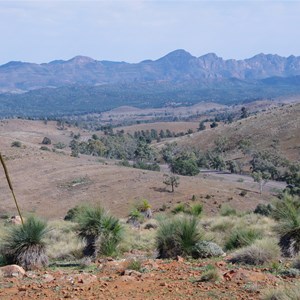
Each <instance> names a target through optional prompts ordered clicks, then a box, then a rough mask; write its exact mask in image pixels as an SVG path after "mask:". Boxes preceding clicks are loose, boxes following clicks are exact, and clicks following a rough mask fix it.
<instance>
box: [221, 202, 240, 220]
mask: <svg viewBox="0 0 300 300" xmlns="http://www.w3.org/2000/svg"><path fill="white" fill-rule="evenodd" d="M236 214H237V212H236V210H235V209H234V208H233V207H231V206H230V205H229V204H226V203H225V204H222V206H221V208H220V215H221V216H223V217H226V216H235V215H236Z"/></svg>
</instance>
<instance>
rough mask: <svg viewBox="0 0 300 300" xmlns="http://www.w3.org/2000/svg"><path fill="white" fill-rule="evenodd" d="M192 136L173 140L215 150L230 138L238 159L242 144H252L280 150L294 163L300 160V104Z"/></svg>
mask: <svg viewBox="0 0 300 300" xmlns="http://www.w3.org/2000/svg"><path fill="white" fill-rule="evenodd" d="M206 125H207V129H206V130H204V131H201V132H197V133H194V134H192V135H189V136H185V137H181V138H177V139H173V140H172V141H176V142H177V143H178V144H179V145H182V146H184V147H197V148H198V149H201V150H202V151H205V150H208V149H212V148H213V147H215V144H214V141H215V140H217V139H218V138H219V137H225V138H227V139H228V148H229V149H231V150H229V153H231V154H229V155H231V156H233V157H235V156H236V149H237V146H238V142H239V141H241V140H249V141H251V148H252V149H255V150H267V149H272V148H274V147H276V149H277V150H278V151H279V153H280V154H281V155H282V156H283V157H286V158H288V159H289V160H292V161H298V162H299V161H300V103H296V104H293V105H285V106H282V107H275V108H270V109H267V110H266V111H264V112H261V113H258V114H256V115H252V116H250V117H248V118H246V119H243V120H239V121H237V122H233V123H232V124H220V125H219V126H218V127H217V128H214V129H211V128H209V124H206Z"/></svg>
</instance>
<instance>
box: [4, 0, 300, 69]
mask: <svg viewBox="0 0 300 300" xmlns="http://www.w3.org/2000/svg"><path fill="white" fill-rule="evenodd" d="M0 34H1V46H0V64H4V63H6V62H8V61H11V60H17V61H18V60H22V61H29V62H37V63H41V62H49V61H51V60H54V59H64V60H66V59H70V58H72V57H74V56H76V55H85V56H90V57H92V58H94V59H97V60H114V61H128V62H139V61H141V60H144V59H157V58H159V57H161V56H163V55H165V54H167V53H168V52H170V51H173V50H175V49H185V50H187V51H189V52H190V53H191V54H193V55H195V56H201V55H203V54H206V53H208V52H215V53H216V54H217V55H219V56H221V57H223V58H226V59H227V58H236V59H243V58H249V57H252V56H253V55H255V54H258V53H261V52H263V53H272V54H275V53H276V54H279V55H282V56H288V55H291V54H294V55H296V56H299V55H300V2H299V1H271V0H269V1H262V0H259V1H250V0H241V1H225V0H223V1H214V0H210V1H201V0H198V1H196V0H194V1H189V0H181V1H173V0H164V1H161V0H152V1H150V0H148V1H145V0H137V1H130V0H104V1H87V0H86V1H68V0H65V1H56V0H52V1H44V0H39V1H0Z"/></svg>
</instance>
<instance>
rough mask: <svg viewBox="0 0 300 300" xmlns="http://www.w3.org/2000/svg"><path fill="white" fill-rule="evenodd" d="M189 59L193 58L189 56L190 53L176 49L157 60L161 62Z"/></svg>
mask: <svg viewBox="0 0 300 300" xmlns="http://www.w3.org/2000/svg"><path fill="white" fill-rule="evenodd" d="M191 58H195V57H194V56H193V55H191V53H189V52H187V51H185V50H184V49H177V50H174V51H172V52H170V53H168V54H167V55H165V56H163V57H162V58H160V59H158V60H163V59H186V60H188V59H191Z"/></svg>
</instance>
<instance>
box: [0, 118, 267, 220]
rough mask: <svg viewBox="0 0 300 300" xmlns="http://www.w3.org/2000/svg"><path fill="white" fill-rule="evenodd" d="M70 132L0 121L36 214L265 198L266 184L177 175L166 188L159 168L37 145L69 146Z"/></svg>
mask: <svg viewBox="0 0 300 300" xmlns="http://www.w3.org/2000/svg"><path fill="white" fill-rule="evenodd" d="M71 131H73V132H77V131H78V129H76V128H72V127H70V128H66V129H65V130H58V129H57V127H56V123H55V122H48V123H47V125H45V124H44V123H43V122H41V121H26V120H8V121H1V123H0V137H1V153H2V155H4V156H5V160H6V163H7V167H8V169H9V173H10V175H11V179H12V183H13V186H14V188H15V192H16V195H17V197H18V200H19V202H20V206H21V209H22V210H23V211H24V212H26V213H28V212H35V213H36V214H37V215H39V216H42V217H46V218H50V219H55V218H62V217H64V216H65V214H66V212H67V211H68V210H69V209H70V208H72V207H74V206H75V205H78V204H83V203H101V204H102V205H103V206H104V207H105V208H107V209H109V210H110V211H111V212H112V213H114V214H116V215H117V216H120V217H125V216H126V215H127V214H128V212H129V211H130V210H131V209H132V205H133V204H134V203H136V202H137V201H139V200H140V199H141V198H146V199H148V200H149V201H150V203H151V205H152V206H153V208H154V209H156V210H157V209H159V208H161V207H162V206H163V205H164V204H165V205H166V206H167V207H169V208H172V207H173V206H174V205H175V204H177V203H178V202H181V201H183V202H186V201H188V200H190V199H191V197H192V195H195V196H196V197H197V199H199V200H201V202H202V203H203V204H204V210H205V212H206V214H209V215H210V214H213V213H216V212H217V211H218V210H219V207H220V204H222V203H230V205H233V206H234V207H236V208H240V209H242V210H247V209H254V208H255V206H256V205H257V203H259V202H266V201H268V200H269V192H268V191H267V189H266V193H265V194H263V195H262V196H260V195H259V194H258V191H257V185H256V184H255V183H254V182H251V181H250V182H249V181H247V182H246V181H245V182H241V181H239V180H236V179H235V180H234V181H233V182H232V181H226V180H225V181H224V180H223V179H222V178H218V177H214V176H210V175H205V174H204V175H199V176H196V177H192V178H190V177H184V176H181V178H180V181H181V183H180V186H179V187H178V189H176V191H175V192H174V193H170V192H168V191H167V190H166V189H165V185H164V184H163V174H164V173H163V171H162V172H154V171H145V170H139V169H132V168H126V167H121V166H118V165H116V162H115V161H113V160H104V159H100V158H97V157H93V156H85V155H81V156H80V157H79V158H74V157H71V156H70V150H69V149H67V148H66V149H63V150H56V152H52V151H50V152H49V151H43V150H40V147H41V141H42V139H43V138H44V137H45V136H48V137H50V138H51V139H52V143H53V144H54V143H58V142H63V143H65V144H67V145H68V143H69V141H71V137H70V134H71ZM80 133H81V136H82V139H85V136H87V137H88V136H90V134H91V133H88V132H85V131H80ZM13 141H20V142H21V143H22V147H20V148H18V147H11V143H12V142H13ZM52 147H53V146H52V145H50V146H49V148H52ZM0 182H1V185H0V192H1V195H2V200H1V203H0V212H1V215H2V216H3V215H14V214H15V213H16V212H15V207H14V203H13V201H12V199H11V195H10V191H9V189H8V187H7V184H6V181H5V178H4V173H3V171H1V173H0ZM243 189H246V190H248V193H247V195H246V196H245V197H241V196H240V192H241V190H243ZM207 195H209V196H207Z"/></svg>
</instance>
